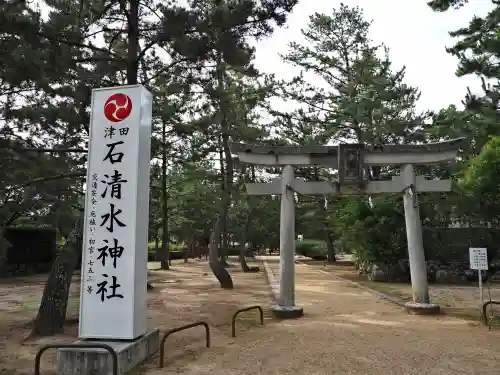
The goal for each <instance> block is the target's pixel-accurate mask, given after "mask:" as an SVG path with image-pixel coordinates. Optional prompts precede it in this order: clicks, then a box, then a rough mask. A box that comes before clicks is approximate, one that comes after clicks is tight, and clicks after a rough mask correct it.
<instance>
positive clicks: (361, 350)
mask: <svg viewBox="0 0 500 375" xmlns="http://www.w3.org/2000/svg"><path fill="white" fill-rule="evenodd" d="M269 265H270V267H271V268H272V269H273V270H274V273H275V274H276V275H277V269H278V267H279V266H278V264H277V263H276V262H269ZM296 290H297V301H298V303H299V304H300V305H302V306H303V307H304V311H305V316H304V318H302V319H299V320H292V321H282V322H276V323H269V324H267V325H266V327H265V329H256V330H254V331H248V332H247V333H245V334H244V335H241V337H237V338H236V339H234V341H233V342H232V343H231V344H230V345H225V346H224V347H222V345H221V346H220V347H217V343H215V342H214V347H213V348H211V349H207V350H206V351H204V352H203V354H202V355H200V356H199V357H198V358H197V359H195V360H194V361H193V362H190V363H188V364H186V365H185V366H183V367H182V368H176V369H175V372H171V370H170V371H169V369H168V368H165V369H164V370H163V371H162V374H173V373H177V374H179V373H181V374H188V375H191V374H192V375H194V374H222V375H223V374H234V375H246V374H248V375H250V374H252V375H254V374H276V375H278V374H280V375H282V374H287V375H288V374H301V375H315V374H325V375H333V374H367V375H377V374H384V375H386V374H401V375H410V374H421V375H422V374H478V375H479V374H485V375H486V374H494V373H498V372H499V371H500V367H499V366H500V364H499V363H500V361H499V360H500V330H497V331H492V332H488V330H487V329H486V328H484V327H480V326H477V325H474V324H473V323H471V322H467V321H464V320H459V319H456V318H451V317H422V316H411V315H407V314H405V313H404V312H403V311H402V309H401V308H400V307H398V306H395V305H393V304H391V303H389V302H387V301H383V300H380V299H378V298H377V297H375V296H374V295H372V294H370V293H369V292H365V291H363V290H361V289H359V288H357V287H355V286H352V285H348V284H346V283H344V282H342V281H338V280H335V279H332V276H331V275H328V274H327V273H325V272H322V271H321V270H317V269H313V268H312V267H310V266H308V265H303V264H297V289H296Z"/></svg>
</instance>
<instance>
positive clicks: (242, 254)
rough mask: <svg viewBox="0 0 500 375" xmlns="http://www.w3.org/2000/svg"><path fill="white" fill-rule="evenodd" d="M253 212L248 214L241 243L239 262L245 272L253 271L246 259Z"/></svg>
mask: <svg viewBox="0 0 500 375" xmlns="http://www.w3.org/2000/svg"><path fill="white" fill-rule="evenodd" d="M250 214H251V212H249V213H248V216H247V220H246V222H245V227H244V228H243V236H241V243H240V256H239V260H240V264H241V269H242V270H243V272H252V270H251V269H250V267H248V264H247V259H246V250H247V249H246V246H245V244H246V242H247V238H248V230H249V228H250V221H251V215H250Z"/></svg>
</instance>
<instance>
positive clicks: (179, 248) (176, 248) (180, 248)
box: [148, 242, 187, 254]
mask: <svg viewBox="0 0 500 375" xmlns="http://www.w3.org/2000/svg"><path fill="white" fill-rule="evenodd" d="M161 245H162V243H161V242H160V243H158V247H159V248H161ZM168 249H169V250H170V252H184V251H186V250H187V245H186V244H184V243H169V244H168ZM155 252H156V245H155V243H154V242H150V243H149V244H148V253H150V254H154V253H155Z"/></svg>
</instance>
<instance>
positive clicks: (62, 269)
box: [31, 217, 85, 336]
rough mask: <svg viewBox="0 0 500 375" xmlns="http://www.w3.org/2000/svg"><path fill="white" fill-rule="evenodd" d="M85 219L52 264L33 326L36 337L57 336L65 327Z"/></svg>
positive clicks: (74, 228) (33, 333)
mask: <svg viewBox="0 0 500 375" xmlns="http://www.w3.org/2000/svg"><path fill="white" fill-rule="evenodd" d="M83 222H84V219H83V217H80V218H79V219H78V220H77V222H76V223H75V226H74V227H73V230H72V233H71V234H70V236H69V238H68V241H67V244H66V246H65V248H64V249H63V250H62V251H61V252H60V253H59V255H58V256H57V258H56V260H55V261H54V264H53V265H52V269H51V271H50V275H49V279H48V280H47V283H46V284H45V288H44V290H43V295H42V302H41V303H40V307H39V309H38V313H37V316H36V318H35V322H34V325H33V330H32V333H31V334H32V335H33V336H49V335H54V334H56V333H59V332H62V331H63V329H64V323H65V321H66V314H67V308H68V298H69V290H70V287H71V278H72V277H73V272H74V270H75V267H76V265H77V263H78V254H79V252H80V251H81V250H82V237H83ZM82 266H83V267H84V266H85V265H82Z"/></svg>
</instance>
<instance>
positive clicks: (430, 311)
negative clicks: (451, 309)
mask: <svg viewBox="0 0 500 375" xmlns="http://www.w3.org/2000/svg"><path fill="white" fill-rule="evenodd" d="M405 310H406V311H407V312H408V313H410V314H415V315H437V314H440V313H441V309H440V308H439V305H436V304H434V303H415V302H407V303H405Z"/></svg>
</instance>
